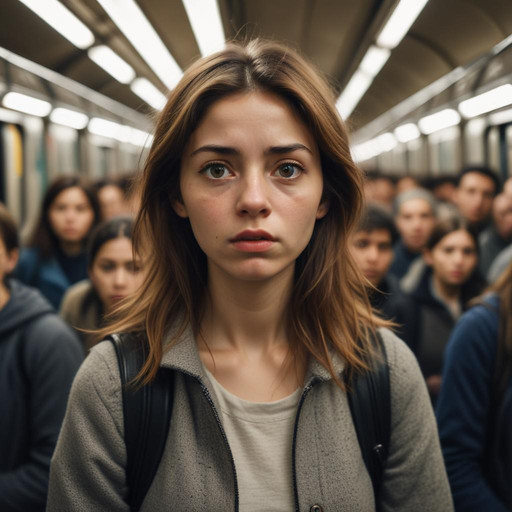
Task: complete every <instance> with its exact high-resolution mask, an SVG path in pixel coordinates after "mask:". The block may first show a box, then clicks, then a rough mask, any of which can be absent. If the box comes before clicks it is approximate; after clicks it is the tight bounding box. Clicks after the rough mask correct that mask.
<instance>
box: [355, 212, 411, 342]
mask: <svg viewBox="0 0 512 512" xmlns="http://www.w3.org/2000/svg"><path fill="white" fill-rule="evenodd" d="M397 239H398V232H397V230H396V228H395V225H394V223H393V219H392V218H391V216H390V215H388V214H387V213H386V212H385V211H384V210H382V209H381V208H380V207H378V206H375V205H369V206H368V208H367V211H366V212H365V214H364V215H363V218H362V220H361V222H360V224H359V227H358V229H357V231H356V233H355V235H354V238H353V240H352V250H353V253H354V259H355V262H356V264H357V265H358V266H359V269H360V270H361V272H362V273H363V275H364V277H366V279H368V281H370V283H371V284H372V285H373V286H374V287H375V289H373V288H372V289H370V290H369V291H368V296H369V299H370V303H371V305H372V307H373V308H374V309H377V310H379V311H380V312H381V313H382V316H383V317H384V318H386V319H387V320H393V321H394V322H396V323H397V324H399V326H400V328H399V329H398V334H399V335H400V337H401V338H402V339H404V340H405V341H406V342H408V341H409V340H408V338H409V336H408V333H406V332H404V331H406V330H407V325H406V319H407V318H408V316H409V315H408V312H407V310H408V308H409V304H408V302H407V299H406V297H405V295H404V294H403V292H402V291H401V289H400V286H399V284H398V280H397V279H396V278H395V277H394V276H392V275H390V274H388V270H389V267H390V266H391V262H392V261H393V246H394V245H395V243H396V241H397Z"/></svg>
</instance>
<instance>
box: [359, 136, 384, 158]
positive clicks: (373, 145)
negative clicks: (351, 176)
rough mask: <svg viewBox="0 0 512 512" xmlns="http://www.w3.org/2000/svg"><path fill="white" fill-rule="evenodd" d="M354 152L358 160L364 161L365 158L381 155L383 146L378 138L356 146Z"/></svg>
mask: <svg viewBox="0 0 512 512" xmlns="http://www.w3.org/2000/svg"><path fill="white" fill-rule="evenodd" d="M353 152H354V155H355V160H356V161H357V162H364V161H365V160H370V158H374V157H376V156H378V155H380V154H381V153H382V148H381V147H380V144H379V143H378V142H377V139H372V140H369V141H366V142H363V143H362V144H358V145H357V146H355V148H354V150H353Z"/></svg>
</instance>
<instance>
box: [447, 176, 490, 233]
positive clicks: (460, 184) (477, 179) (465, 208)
mask: <svg viewBox="0 0 512 512" xmlns="http://www.w3.org/2000/svg"><path fill="white" fill-rule="evenodd" d="M499 187H500V182H499V179H498V177H497V175H496V174H495V173H494V172H493V171H492V170H490V169H488V168H487V167H479V166H471V167H466V168H465V169H463V170H462V171H461V173H460V174H459V176H458V178H457V188H456V189H455V195H454V201H455V204H456V205H457V207H458V209H459V213H460V214H461V215H462V216H463V217H464V218H465V219H466V221H467V222H468V223H469V224H471V225H472V226H473V227H474V228H475V229H476V230H477V232H478V233H481V232H482V231H483V230H484V229H485V228H487V227H488V225H489V220H490V215H491V210H492V202H493V200H494V197H495V196H496V195H497V193H498V192H499Z"/></svg>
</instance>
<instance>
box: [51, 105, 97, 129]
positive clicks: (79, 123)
mask: <svg viewBox="0 0 512 512" xmlns="http://www.w3.org/2000/svg"><path fill="white" fill-rule="evenodd" d="M50 121H52V122H53V123H57V124H62V125H64V126H69V127H70V128H74V129H75V130H82V129H83V128H85V127H86V126H87V123H88V122H89V118H88V117H87V116H86V115H85V114H82V113H81V112H75V111H74V110H68V109H67V108H56V109H54V110H53V111H52V113H51V114H50Z"/></svg>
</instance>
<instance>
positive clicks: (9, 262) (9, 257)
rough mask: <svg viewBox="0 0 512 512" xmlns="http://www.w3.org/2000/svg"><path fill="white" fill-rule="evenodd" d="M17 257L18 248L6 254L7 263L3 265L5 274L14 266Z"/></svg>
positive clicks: (18, 253)
mask: <svg viewBox="0 0 512 512" xmlns="http://www.w3.org/2000/svg"><path fill="white" fill-rule="evenodd" d="M19 258H20V251H19V250H18V249H13V250H12V251H10V252H9V253H8V254H7V265H6V267H5V273H6V274H10V273H11V272H12V271H13V270H14V269H15V268H16V265H17V264H18V260H19Z"/></svg>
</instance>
